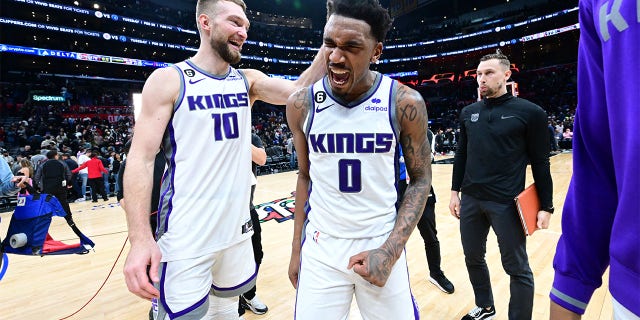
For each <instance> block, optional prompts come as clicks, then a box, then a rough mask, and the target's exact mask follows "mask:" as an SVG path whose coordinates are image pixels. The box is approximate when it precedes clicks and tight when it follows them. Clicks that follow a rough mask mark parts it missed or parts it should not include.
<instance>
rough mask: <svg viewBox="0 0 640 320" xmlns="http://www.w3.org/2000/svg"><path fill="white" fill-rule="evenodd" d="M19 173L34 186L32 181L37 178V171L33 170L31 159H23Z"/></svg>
mask: <svg viewBox="0 0 640 320" xmlns="http://www.w3.org/2000/svg"><path fill="white" fill-rule="evenodd" d="M18 173H19V174H20V175H23V176H25V177H27V178H29V184H32V182H31V179H33V177H34V176H35V170H34V169H33V165H31V161H29V159H27V158H22V159H21V160H20V169H19V170H18Z"/></svg>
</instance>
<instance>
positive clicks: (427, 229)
mask: <svg viewBox="0 0 640 320" xmlns="http://www.w3.org/2000/svg"><path fill="white" fill-rule="evenodd" d="M406 190H407V181H406V180H400V181H398V204H397V205H396V207H399V206H400V201H402V198H403V197H404V192H405V191H406ZM432 191H433V187H432V188H431V191H430V194H431V195H430V199H429V200H427V204H426V206H425V207H424V211H423V212H422V217H420V221H418V231H420V236H422V240H423V241H424V251H425V254H426V255H427V264H428V265H429V273H430V274H431V276H439V275H443V273H442V269H441V268H440V261H441V256H440V242H439V241H438V231H437V230H436V201H435V194H433V192H432ZM431 197H433V198H432V199H431Z"/></svg>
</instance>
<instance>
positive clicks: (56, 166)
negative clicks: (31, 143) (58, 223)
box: [35, 150, 73, 222]
mask: <svg viewBox="0 0 640 320" xmlns="http://www.w3.org/2000/svg"><path fill="white" fill-rule="evenodd" d="M35 180H36V182H37V183H38V187H39V188H40V190H42V192H43V193H46V194H50V195H52V196H55V197H56V198H57V199H58V201H59V202H60V204H61V205H62V208H63V209H64V211H65V212H66V213H67V216H66V217H65V219H67V221H69V222H72V221H73V219H72V217H71V208H70V207H69V202H68V201H67V188H68V187H71V170H69V167H68V166H67V164H66V163H64V162H63V161H60V160H58V151H56V150H50V151H49V152H47V160H46V161H45V162H44V163H43V164H42V165H41V167H40V169H39V170H38V171H36V176H35Z"/></svg>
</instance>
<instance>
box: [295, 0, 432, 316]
mask: <svg viewBox="0 0 640 320" xmlns="http://www.w3.org/2000/svg"><path fill="white" fill-rule="evenodd" d="M327 14H328V19H327V20H328V21H327V24H326V26H325V29H324V44H323V49H321V55H322V58H323V59H324V61H325V65H326V71H327V76H326V77H325V78H324V79H322V80H321V81H318V82H316V83H315V84H314V85H313V86H311V87H310V88H304V89H300V90H299V91H297V92H296V93H295V94H294V95H292V96H291V97H289V100H288V102H287V119H288V122H289V127H290V128H291V130H292V132H293V134H294V143H295V147H296V150H298V151H299V152H298V161H299V167H300V172H299V175H298V184H297V188H296V209H295V220H294V221H295V223H294V225H295V226H294V236H293V244H292V254H291V261H290V266H289V278H290V280H291V283H292V284H293V286H294V287H296V288H297V295H296V308H295V318H296V319H302V320H308V319H347V318H348V313H349V308H350V305H351V301H352V298H353V296H354V295H355V297H356V301H357V303H358V306H359V310H360V312H361V314H362V317H363V319H394V320H406V319H418V318H419V314H418V308H417V306H416V305H415V303H414V300H413V297H412V294H411V290H410V287H409V275H408V270H407V263H406V258H405V253H404V246H405V243H406V242H407V240H408V238H409V236H410V235H411V232H412V231H413V229H414V228H415V226H416V224H417V223H418V221H419V220H420V216H421V215H422V209H423V208H424V206H425V203H426V200H427V196H428V194H429V188H430V185H431V163H430V150H431V148H430V147H429V143H428V141H427V139H426V128H427V111H426V107H425V103H424V101H423V99H422V97H421V96H420V94H419V93H418V92H416V91H414V90H412V89H410V88H408V87H406V86H404V85H402V84H400V83H398V82H396V81H394V80H393V79H391V78H388V77H385V76H382V75H381V74H379V73H377V72H374V71H371V70H369V65H370V64H371V63H374V62H375V61H377V59H378V58H379V57H380V55H381V53H382V41H383V40H384V37H385V34H386V32H387V31H388V30H389V27H390V26H391V18H390V17H389V14H388V12H387V10H386V9H384V8H382V7H381V6H380V4H379V3H378V1H377V0H368V1H357V2H354V1H352V0H333V1H332V2H329V3H328V4H327ZM400 145H401V146H402V149H403V150H404V152H405V155H404V157H405V161H406V166H407V171H408V172H409V175H410V176H411V178H412V180H411V184H410V185H409V187H408V188H407V190H406V194H405V197H404V199H403V200H402V203H401V204H400V206H399V209H398V210H396V207H395V203H396V199H397V193H396V181H397V180H396V179H397V177H396V174H395V172H397V170H396V168H395V166H397V165H398V151H399V150H398V147H399V146H400ZM414 179H415V180H414Z"/></svg>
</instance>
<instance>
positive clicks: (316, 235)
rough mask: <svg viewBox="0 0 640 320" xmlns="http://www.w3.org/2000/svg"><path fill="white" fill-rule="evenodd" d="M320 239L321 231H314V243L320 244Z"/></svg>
mask: <svg viewBox="0 0 640 320" xmlns="http://www.w3.org/2000/svg"><path fill="white" fill-rule="evenodd" d="M319 237H320V231H314V232H313V241H315V243H318V238H319Z"/></svg>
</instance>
